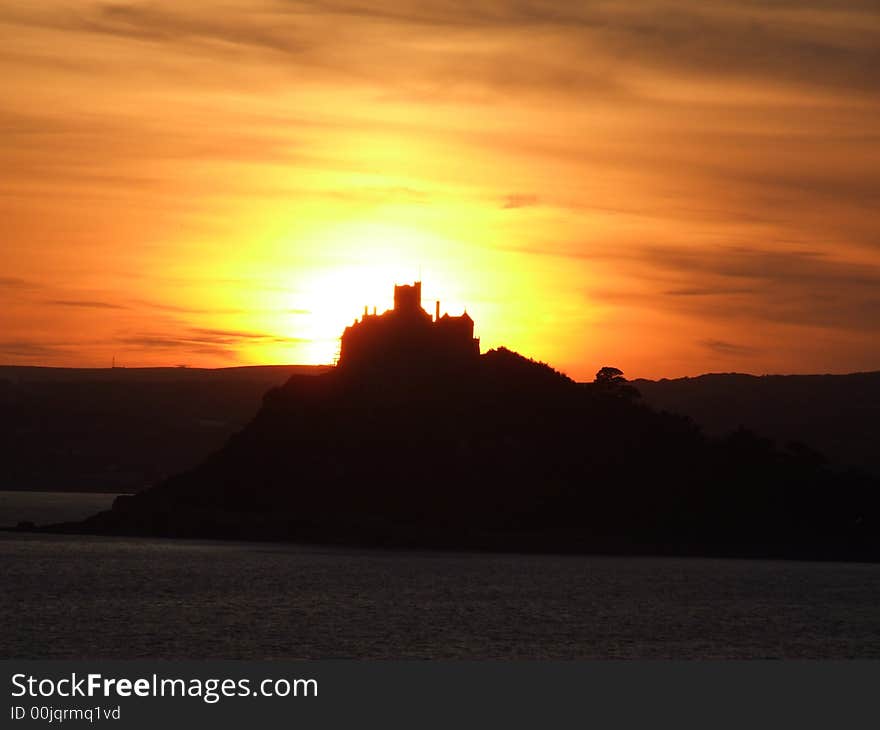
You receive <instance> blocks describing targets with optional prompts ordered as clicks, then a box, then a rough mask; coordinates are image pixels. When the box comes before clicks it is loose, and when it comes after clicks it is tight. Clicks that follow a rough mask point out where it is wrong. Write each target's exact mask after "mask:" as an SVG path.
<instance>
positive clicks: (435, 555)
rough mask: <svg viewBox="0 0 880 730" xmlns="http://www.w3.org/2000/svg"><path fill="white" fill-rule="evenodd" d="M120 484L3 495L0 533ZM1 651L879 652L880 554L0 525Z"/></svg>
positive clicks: (69, 512)
mask: <svg viewBox="0 0 880 730" xmlns="http://www.w3.org/2000/svg"><path fill="white" fill-rule="evenodd" d="M114 496H115V495H106V494H71V493H52V492H42V493H32V492H0V526H2V525H14V524H16V523H17V522H19V521H21V520H30V521H33V522H35V523H37V524H42V523H48V522H56V521H60V520H72V519H78V518H81V517H84V516H86V515H88V514H91V513H93V512H95V511H98V510H101V509H106V508H108V507H109V506H110V504H111V502H112V500H113V498H114ZM0 656H2V658H7V659H9V658H22V659H92V658H95V659H97V658H113V659H135V658H152V659H207V658H224V659H326V658H393V659H400V658H411V659H636V658H640V659H641V658H652V659H653V658H657V659H659V658H674V659H716V658H751V659H793V658H811V659H812V658H822V659H829V658H868V657H870V658H878V657H880V565H873V564H864V563H817V562H797V561H771V560H715V559H695V558H657V557H603V556H590V555H584V556H572V555H525V554H513V553H475V552H451V551H450V552H443V551H400V550H378V549H353V548H339V547H325V546H315V545H311V546H302V545H291V544H275V543H252V542H213V541H206V540H169V539H141V538H117V537H95V536H75V535H51V534H36V533H19V532H13V531H0Z"/></svg>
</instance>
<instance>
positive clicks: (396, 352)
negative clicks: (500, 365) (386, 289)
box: [339, 281, 480, 370]
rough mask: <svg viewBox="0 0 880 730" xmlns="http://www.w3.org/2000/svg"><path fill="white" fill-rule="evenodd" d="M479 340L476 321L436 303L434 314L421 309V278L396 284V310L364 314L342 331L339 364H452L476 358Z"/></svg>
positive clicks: (359, 366)
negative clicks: (442, 311) (443, 311)
mask: <svg viewBox="0 0 880 730" xmlns="http://www.w3.org/2000/svg"><path fill="white" fill-rule="evenodd" d="M479 356H480V340H479V338H475V337H474V321H473V320H472V319H471V318H470V317H469V316H468V313H467V312H465V313H464V314H462V315H461V316H460V317H450V316H449V315H448V314H444V315H443V316H442V317H441V316H440V302H439V301H438V302H437V303H436V308H435V314H434V317H433V318H432V317H431V315H430V314H428V313H427V312H426V311H425V310H424V309H422V282H420V281H417V282H415V283H414V284H412V285H408V284H404V285H397V286H395V287H394V309H389V310H388V311H386V312H383V313H382V314H376V310H375V308H374V309H373V313H372V314H370V313H369V312H368V310H367V308H366V307H364V316H363V317H362V318H361V319H360V320H355V322H354V323H353V324H352V325H350V326H349V327H346V328H345V332H343V333H342V343H341V347H340V351H339V367H340V368H343V369H346V370H372V369H387V368H388V367H392V366H395V365H397V366H400V365H403V366H407V367H413V366H415V367H419V366H423V367H425V368H431V369H437V368H440V369H448V368H450V367H461V366H466V365H468V364H470V363H473V362H476V361H477V359H478V358H479Z"/></svg>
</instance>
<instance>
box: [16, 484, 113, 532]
mask: <svg viewBox="0 0 880 730" xmlns="http://www.w3.org/2000/svg"><path fill="white" fill-rule="evenodd" d="M117 496H118V495H116V494H95V493H87V492H4V491H0V527H10V526H12V525H17V524H18V523H19V522H23V521H30V522H33V523H35V524H37V525H48V524H52V523H54V522H71V521H73V520H81V519H83V518H84V517H88V516H89V515H93V514H95V513H96V512H101V511H103V510H105V509H110V506H111V505H112V504H113V500H114V499H116V497H117Z"/></svg>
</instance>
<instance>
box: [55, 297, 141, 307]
mask: <svg viewBox="0 0 880 730" xmlns="http://www.w3.org/2000/svg"><path fill="white" fill-rule="evenodd" d="M48 303H49V304H52V305H54V306H59V307H81V308H84V309H128V307H126V306H125V305H123V304H114V303H113V302H101V301H95V300H91V299H50V300H49V302H48Z"/></svg>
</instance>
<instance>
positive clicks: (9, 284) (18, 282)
mask: <svg viewBox="0 0 880 730" xmlns="http://www.w3.org/2000/svg"><path fill="white" fill-rule="evenodd" d="M35 286H36V285H35V284H33V283H32V282H30V281H28V280H27V279H20V278H18V277H16V276H0V289H33V288H35Z"/></svg>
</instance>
